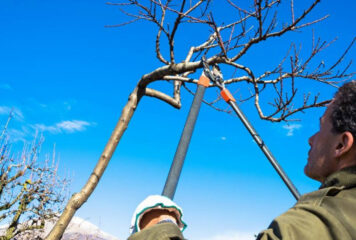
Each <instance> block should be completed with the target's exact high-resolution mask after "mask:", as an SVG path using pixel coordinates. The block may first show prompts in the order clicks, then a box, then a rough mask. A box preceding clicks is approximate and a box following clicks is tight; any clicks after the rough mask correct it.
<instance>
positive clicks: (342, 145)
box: [335, 132, 355, 158]
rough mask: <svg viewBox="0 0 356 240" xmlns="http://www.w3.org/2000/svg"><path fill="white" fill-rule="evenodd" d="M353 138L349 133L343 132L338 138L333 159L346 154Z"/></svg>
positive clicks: (352, 143)
mask: <svg viewBox="0 0 356 240" xmlns="http://www.w3.org/2000/svg"><path fill="white" fill-rule="evenodd" d="M354 142H355V138H354V136H353V135H352V133H350V132H343V133H341V134H340V135H339V137H338V142H337V146H336V149H335V157H337V158H340V157H342V156H343V155H345V154H347V153H348V152H349V151H350V150H351V149H352V147H353V145H354Z"/></svg>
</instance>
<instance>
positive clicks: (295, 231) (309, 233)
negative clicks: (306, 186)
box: [256, 205, 352, 240]
mask: <svg viewBox="0 0 356 240" xmlns="http://www.w3.org/2000/svg"><path fill="white" fill-rule="evenodd" d="M300 239H304V240H307V239H323V240H332V239H343V240H346V239H348V240H351V239H352V238H351V237H350V236H349V234H348V233H347V231H346V230H345V229H344V227H343V226H342V224H340V222H339V221H338V220H337V218H335V217H334V216H333V215H332V214H331V213H330V212H328V211H326V210H325V209H323V208H321V207H318V206H310V205H305V206H299V207H293V208H291V209H289V210H288V211H287V212H286V213H284V214H282V215H281V216H279V217H277V218H276V219H275V220H273V222H272V223H271V225H270V226H269V227H268V229H266V230H264V231H262V232H261V233H260V234H259V235H258V237H257V239H256V240H300Z"/></svg>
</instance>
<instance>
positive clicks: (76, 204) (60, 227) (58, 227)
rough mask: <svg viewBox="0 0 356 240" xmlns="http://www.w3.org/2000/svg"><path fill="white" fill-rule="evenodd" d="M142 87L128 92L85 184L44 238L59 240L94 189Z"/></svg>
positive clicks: (139, 95)
mask: <svg viewBox="0 0 356 240" xmlns="http://www.w3.org/2000/svg"><path fill="white" fill-rule="evenodd" d="M144 91H145V89H144V88H140V87H136V88H135V90H134V91H133V92H132V93H131V94H130V97H129V99H128V102H127V103H126V105H125V107H124V109H123V110H122V113H121V116H120V119H119V121H118V123H117V124H116V127H115V129H114V131H113V132H112V134H111V137H110V139H109V141H108V143H107V144H106V146H105V149H104V151H103V153H102V154H101V156H100V158H99V160H98V163H97V164H96V166H95V168H94V171H93V172H92V174H91V175H90V177H89V179H88V181H87V182H86V184H85V186H84V187H83V188H82V190H81V191H80V192H79V193H75V194H73V195H72V197H71V199H70V200H69V201H68V203H67V205H66V207H65V209H64V211H63V213H62V215H61V216H60V218H59V219H58V221H57V223H56V224H55V226H54V227H53V229H52V230H51V232H50V233H49V234H48V236H47V237H46V240H59V239H61V237H62V235H63V233H64V231H65V229H66V228H67V226H68V224H69V222H70V221H71V219H72V218H73V216H74V214H75V212H76V211H77V210H78V209H79V208H80V207H81V206H82V205H83V204H84V203H85V202H86V201H87V200H88V198H89V196H90V195H91V194H92V192H93V191H94V189H95V187H96V186H97V184H98V182H99V180H100V178H101V176H102V175H103V173H104V171H105V169H106V167H107V165H108V163H109V161H110V159H111V157H112V155H113V153H114V151H115V149H116V147H117V145H118V143H119V141H120V139H121V137H122V135H123V134H124V132H125V130H126V129H127V126H128V124H129V122H130V120H131V118H132V116H133V113H134V112H135V110H136V107H137V105H138V103H139V101H140V99H141V98H142V96H143V95H144Z"/></svg>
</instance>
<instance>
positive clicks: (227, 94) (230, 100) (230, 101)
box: [221, 88, 300, 200]
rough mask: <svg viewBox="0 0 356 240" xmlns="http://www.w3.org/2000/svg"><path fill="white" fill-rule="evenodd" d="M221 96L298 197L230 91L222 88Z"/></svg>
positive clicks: (296, 196)
mask: <svg viewBox="0 0 356 240" xmlns="http://www.w3.org/2000/svg"><path fill="white" fill-rule="evenodd" d="M221 96H222V97H223V99H224V100H225V101H226V102H227V103H228V104H229V105H230V106H231V107H232V109H233V110H234V111H235V113H236V114H237V116H238V117H239V118H240V120H241V122H242V123H243V124H244V125H245V127H246V129H247V130H248V131H249V133H250V134H251V136H252V137H253V139H254V140H255V142H256V143H257V145H258V146H259V147H260V149H261V150H262V152H263V153H264V154H265V156H266V157H267V159H268V161H269V162H270V163H271V164H272V166H273V167H274V169H275V170H276V171H277V173H278V174H279V176H280V177H281V178H282V180H283V182H284V183H285V184H286V185H287V187H288V189H289V190H290V192H291V193H292V194H293V196H294V197H295V199H296V200H298V199H299V198H300V193H299V192H298V190H297V188H296V187H295V186H294V184H293V183H292V181H291V180H290V179H289V178H288V176H287V174H286V173H285V172H284V171H283V169H282V167H281V166H280V165H279V163H278V162H277V160H276V159H275V158H274V156H273V155H272V153H271V151H270V150H269V149H268V147H267V145H266V144H265V143H264V142H263V140H262V138H261V137H260V136H259V135H258V133H257V132H256V130H255V129H254V128H253V126H252V124H251V123H250V121H249V120H248V119H247V118H246V116H245V115H244V113H243V112H242V111H241V109H240V108H239V106H237V104H236V101H235V99H234V98H233V97H232V95H231V94H230V92H229V91H228V90H227V89H226V88H224V89H222V90H221Z"/></svg>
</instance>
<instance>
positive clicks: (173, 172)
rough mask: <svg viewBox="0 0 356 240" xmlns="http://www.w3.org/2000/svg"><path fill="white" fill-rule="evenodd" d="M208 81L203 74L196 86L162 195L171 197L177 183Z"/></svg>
mask: <svg viewBox="0 0 356 240" xmlns="http://www.w3.org/2000/svg"><path fill="white" fill-rule="evenodd" d="M209 84H210V81H209V78H207V77H206V76H205V75H204V74H202V76H201V77H200V79H199V82H198V88H197V91H196V93H195V96H194V100H193V103H192V106H191V107H190V111H189V114H188V118H187V120H186V122H185V125H184V129H183V132H182V135H181V137H180V140H179V144H178V147H177V150H176V153H175V155H174V159H173V162H172V165H171V168H170V170H169V174H168V177H167V179H166V183H165V185H164V188H163V192H162V195H163V196H166V197H168V198H170V199H173V197H174V194H175V192H176V188H177V185H178V181H179V177H180V174H181V171H182V168H183V164H184V159H185V156H186V154H187V151H188V147H189V143H190V139H191V137H192V134H193V130H194V126H195V122H196V120H197V118H198V114H199V110H200V106H201V102H202V100H203V97H204V92H205V89H206V88H207V87H208V86H209Z"/></svg>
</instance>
